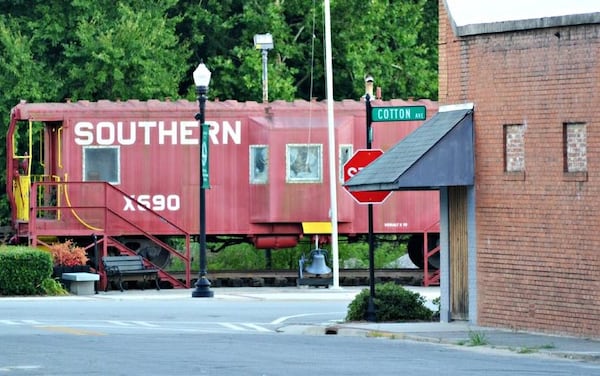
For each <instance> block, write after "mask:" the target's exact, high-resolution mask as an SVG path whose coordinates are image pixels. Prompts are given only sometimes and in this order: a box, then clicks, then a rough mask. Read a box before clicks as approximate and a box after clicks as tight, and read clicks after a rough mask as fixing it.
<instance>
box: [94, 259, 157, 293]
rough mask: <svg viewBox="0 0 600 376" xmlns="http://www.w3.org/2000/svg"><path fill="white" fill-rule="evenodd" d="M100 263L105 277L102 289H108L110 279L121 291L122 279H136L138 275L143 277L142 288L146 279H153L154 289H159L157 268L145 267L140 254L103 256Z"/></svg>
mask: <svg viewBox="0 0 600 376" xmlns="http://www.w3.org/2000/svg"><path fill="white" fill-rule="evenodd" d="M102 263H103V264H104V270H105V272H106V277H107V282H106V288H105V289H104V291H107V290H108V285H109V284H110V282H111V281H115V282H117V283H118V284H119V289H120V290H121V292H123V290H124V289H123V281H130V280H136V281H137V280H139V278H140V277H142V279H143V285H142V289H144V287H145V286H146V281H148V280H152V279H153V280H154V284H155V285H156V289H157V290H160V286H159V279H158V269H151V268H147V267H146V265H144V258H143V257H142V256H105V257H102Z"/></svg>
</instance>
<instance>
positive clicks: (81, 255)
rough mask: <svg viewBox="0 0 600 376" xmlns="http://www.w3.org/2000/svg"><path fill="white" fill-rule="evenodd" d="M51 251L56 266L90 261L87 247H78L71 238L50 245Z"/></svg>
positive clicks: (75, 264)
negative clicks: (86, 252) (86, 251)
mask: <svg viewBox="0 0 600 376" xmlns="http://www.w3.org/2000/svg"><path fill="white" fill-rule="evenodd" d="M49 251H50V254H51V255H52V259H53V260H54V266H78V265H85V264H86V263H87V262H88V257H87V255H86V254H85V249H83V248H82V247H77V246H76V245H74V244H73V242H72V241H71V240H67V241H66V242H64V243H54V244H52V245H51V246H50V248H49Z"/></svg>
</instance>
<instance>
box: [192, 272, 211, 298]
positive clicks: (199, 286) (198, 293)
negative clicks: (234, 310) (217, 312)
mask: <svg viewBox="0 0 600 376" xmlns="http://www.w3.org/2000/svg"><path fill="white" fill-rule="evenodd" d="M213 296H215V293H214V292H213V291H212V290H211V289H210V281H209V280H208V279H207V278H206V277H204V276H202V277H200V279H198V282H196V289H195V290H194V291H193V292H192V297H193V298H212V297H213Z"/></svg>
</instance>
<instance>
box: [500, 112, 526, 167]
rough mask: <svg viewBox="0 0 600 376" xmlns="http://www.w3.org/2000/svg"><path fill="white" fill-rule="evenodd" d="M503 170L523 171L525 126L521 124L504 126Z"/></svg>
mask: <svg viewBox="0 0 600 376" xmlns="http://www.w3.org/2000/svg"><path fill="white" fill-rule="evenodd" d="M504 170H505V171H506V172H511V173H512V172H524V171H525V127H524V126H523V125H522V124H509V125H505V126H504Z"/></svg>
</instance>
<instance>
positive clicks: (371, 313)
mask: <svg viewBox="0 0 600 376" xmlns="http://www.w3.org/2000/svg"><path fill="white" fill-rule="evenodd" d="M372 98H373V76H371V75H370V74H369V75H367V76H366V77H365V105H366V111H367V113H366V115H367V149H371V143H372V141H373V129H372V128H371V126H372V123H373V119H372V118H371V116H372V114H371V99H372ZM367 206H368V222H369V301H368V304H367V317H366V318H367V321H370V322H375V321H376V319H377V308H376V307H375V241H374V239H373V204H369V205H367Z"/></svg>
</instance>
